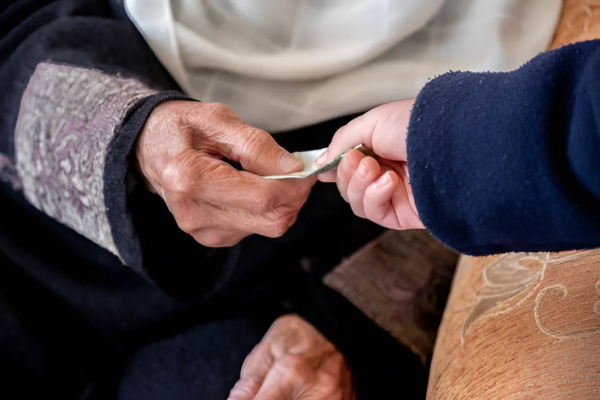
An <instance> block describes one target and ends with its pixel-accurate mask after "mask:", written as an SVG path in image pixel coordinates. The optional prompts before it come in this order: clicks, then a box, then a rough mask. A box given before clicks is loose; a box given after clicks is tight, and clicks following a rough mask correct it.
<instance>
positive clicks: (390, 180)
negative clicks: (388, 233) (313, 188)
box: [317, 99, 423, 229]
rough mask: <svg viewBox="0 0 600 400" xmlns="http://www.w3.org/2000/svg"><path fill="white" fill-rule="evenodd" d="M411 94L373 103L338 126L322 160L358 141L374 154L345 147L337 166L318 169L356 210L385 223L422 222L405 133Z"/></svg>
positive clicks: (389, 225)
mask: <svg viewBox="0 0 600 400" xmlns="http://www.w3.org/2000/svg"><path fill="white" fill-rule="evenodd" d="M413 104H414V99H409V100H403V101H397V102H394V103H389V104H385V105H383V106H380V107H377V108H374V109H373V110H371V111H369V112H367V113H366V114H364V115H362V116H360V117H358V118H356V119H354V120H352V121H351V122H350V123H348V125H346V126H344V127H342V128H340V130H339V131H337V133H336V134H335V136H334V137H333V140H332V141H331V144H330V145H329V148H328V149H327V152H326V153H325V154H323V155H322V156H321V157H320V158H319V159H318V160H317V164H318V165H322V164H325V163H326V162H328V161H330V160H331V159H333V158H335V157H337V156H338V155H340V154H341V153H343V152H344V151H346V150H348V149H349V148H352V147H354V146H356V145H358V144H363V145H365V146H367V147H368V148H370V149H372V150H373V151H374V152H375V154H377V156H378V157H379V158H378V159H377V160H376V159H374V158H372V157H366V156H364V155H363V154H362V153H361V152H359V151H357V150H352V151H349V152H348V153H347V154H346V156H345V157H344V159H343V160H342V162H341V163H340V165H339V167H338V169H337V171H333V172H329V173H327V174H323V175H321V176H320V177H319V180H321V181H322V182H337V185H338V189H339V190H340V194H341V195H342V197H343V198H344V199H345V200H346V201H347V202H348V203H350V205H351V206H352V210H353V211H354V213H355V214H356V215H358V216H359V217H362V218H367V219H369V220H371V221H373V222H375V223H377V224H379V225H382V226H384V227H386V228H390V229H415V228H423V224H422V223H421V220H420V219H419V215H418V213H417V209H416V207H415V202H414V199H413V195H412V190H411V187H410V183H409V176H408V164H407V162H406V161H407V160H406V134H407V130H408V123H409V121H410V113H411V110H412V107H413Z"/></svg>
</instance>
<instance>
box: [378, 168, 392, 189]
mask: <svg viewBox="0 0 600 400" xmlns="http://www.w3.org/2000/svg"><path fill="white" fill-rule="evenodd" d="M391 183H392V176H391V175H390V173H389V171H388V172H386V173H385V174H383V176H382V177H381V181H380V183H379V186H382V187H383V186H387V185H389V184H391Z"/></svg>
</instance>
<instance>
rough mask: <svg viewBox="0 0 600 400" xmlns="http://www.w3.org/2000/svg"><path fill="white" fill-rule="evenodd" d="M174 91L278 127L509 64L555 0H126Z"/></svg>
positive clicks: (545, 21) (547, 36)
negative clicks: (443, 77) (451, 74)
mask: <svg viewBox="0 0 600 400" xmlns="http://www.w3.org/2000/svg"><path fill="white" fill-rule="evenodd" d="M125 6H126V9H127V12H128V15H129V16H130V18H131V20H132V21H133V22H134V24H135V25H136V26H137V27H138V29H139V31H140V32H141V34H142V35H143V36H144V37H145V39H146V41H147V42H148V44H149V45H150V47H151V48H152V50H153V51H154V53H155V54H156V56H157V57H158V59H159V60H160V61H161V62H162V63H163V65H164V66H165V67H166V68H167V70H168V71H169V72H170V73H171V75H172V76H173V77H174V78H175V80H176V81H177V82H178V83H179V85H180V86H181V87H182V89H183V90H184V91H185V92H186V93H187V94H188V95H190V96H191V97H194V98H197V99H200V100H202V101H205V102H220V103H225V104H228V105H229V106H231V107H232V108H233V109H234V110H235V111H236V112H237V113H238V114H240V116H241V117H242V118H244V120H246V121H247V122H248V123H250V124H252V125H254V126H257V127H260V128H263V129H266V130H269V131H271V132H277V131H282V130H287V129H292V128H297V127H301V126H306V125H309V124H313V123H316V122H319V121H323V120H327V119H330V118H334V117H338V116H341V115H346V114H350V113H354V112H360V111H364V110H367V109H369V108H371V107H374V106H376V105H379V104H383V103H387V102H390V101H393V100H398V99H403V98H408V97H413V96H415V95H416V94H417V93H418V91H419V90H420V88H421V87H422V86H423V85H424V84H425V83H426V81H427V80H428V79H429V78H432V77H433V76H435V75H437V74H441V73H443V72H446V71H447V70H473V71H484V70H494V71H498V70H510V69H514V68H516V67H518V66H520V65H521V64H523V63H524V62H526V61H528V60H529V59H531V58H532V57H533V56H535V55H536V54H538V53H540V52H542V51H544V50H546V49H547V47H548V46H549V44H550V42H551V40H552V37H553V34H554V30H555V28H556V24H557V21H558V19H559V16H560V10H561V7H562V0H125Z"/></svg>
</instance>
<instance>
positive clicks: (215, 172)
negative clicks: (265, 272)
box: [136, 101, 316, 247]
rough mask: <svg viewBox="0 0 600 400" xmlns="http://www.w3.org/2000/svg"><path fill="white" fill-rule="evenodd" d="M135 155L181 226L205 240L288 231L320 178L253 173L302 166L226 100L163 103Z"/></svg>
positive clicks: (219, 243) (220, 242) (225, 241)
mask: <svg viewBox="0 0 600 400" xmlns="http://www.w3.org/2000/svg"><path fill="white" fill-rule="evenodd" d="M136 155H137V160H138V164H139V168H140V171H141V173H142V175H143V176H144V177H145V179H146V183H147V185H148V187H149V189H150V190H151V191H153V192H155V193H158V194H159V195H160V196H161V197H162V198H163V199H164V201H165V202H166V204H167V206H168V207H169V210H170V211H171V212H172V213H173V215H174V216H175V219H176V220H177V223H178V225H179V227H180V228H181V229H182V230H184V231H185V232H187V233H189V234H190V235H192V236H193V237H194V238H195V239H196V240H197V241H198V242H199V243H201V244H203V245H205V246H208V247H227V246H232V245H234V244H236V243H238V242H239V241H241V240H242V239H243V238H245V237H246V236H249V235H251V234H254V233H256V234H260V235H263V236H268V237H279V236H281V235H283V234H284V233H285V232H286V231H287V230H288V228H289V227H290V226H291V225H292V224H293V223H294V222H295V221H296V216H297V214H298V212H299V210H300V208H301V207H302V205H303V204H304V202H305V201H306V199H307V197H308V195H309V193H310V190H311V187H312V186H313V185H314V183H315V181H316V180H315V179H303V180H294V181H292V180H279V181H270V180H264V179H262V178H260V177H259V176H257V175H255V174H258V175H276V174H286V173H290V172H296V171H298V170H301V169H302V167H303V165H302V162H300V161H299V160H298V159H296V158H295V157H294V156H292V155H291V154H289V153H288V152H287V151H285V150H284V149H283V148H281V147H280V146H278V145H277V144H276V143H275V140H274V139H273V138H272V137H271V136H270V135H269V134H268V133H267V132H265V131H262V130H260V129H256V128H253V127H251V126H249V125H247V124H246V123H244V122H243V121H242V120H241V119H240V118H239V117H238V116H237V115H236V114H235V113H234V112H233V111H232V110H231V109H230V108H229V107H227V106H225V105H222V104H210V103H199V102H192V101H169V102H165V103H163V104H161V105H159V106H158V107H157V108H156V109H155V110H154V111H153V112H152V114H151V115H150V117H149V118H148V121H147V122H146V125H145V127H144V129H143V132H142V133H141V135H140V137H139V140H138V144H137V148H136ZM223 158H226V159H228V160H231V161H233V162H236V163H239V164H241V166H242V168H244V169H245V170H246V171H248V172H246V171H238V170H236V169H235V168H234V167H232V166H231V165H230V164H228V163H227V162H225V161H223V160H222V159H223Z"/></svg>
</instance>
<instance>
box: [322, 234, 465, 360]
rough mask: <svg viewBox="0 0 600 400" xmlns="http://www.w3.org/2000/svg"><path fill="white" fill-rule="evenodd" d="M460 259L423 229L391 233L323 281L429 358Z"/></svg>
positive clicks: (373, 243) (380, 238)
mask: <svg viewBox="0 0 600 400" xmlns="http://www.w3.org/2000/svg"><path fill="white" fill-rule="evenodd" d="M457 260H458V255H457V254H456V253H454V252H452V251H451V250H448V249H447V248H445V247H444V246H442V245H441V244H439V243H438V242H437V241H436V240H434V239H433V238H432V237H431V236H429V234H428V233H427V232H425V231H405V232H399V231H388V232H386V233H384V234H383V235H381V236H380V237H379V238H378V239H376V240H374V241H373V242H371V243H370V244H369V245H367V246H366V247H364V248H363V249H361V250H359V251H358V252H357V253H355V254H354V255H353V256H352V257H351V258H349V259H348V260H346V261H345V262H343V263H342V264H341V265H340V266H339V267H337V268H336V269H334V270H333V271H332V272H331V273H330V274H329V275H327V276H326V277H325V279H324V282H325V284H327V285H328V286H330V287H332V288H333V289H335V290H337V291H338V292H340V293H341V294H342V295H344V296H345V297H346V298H347V299H348V300H349V301H350V302H352V303H353V304H354V305H355V306H356V307H358V308H359V309H360V310H362V311H363V312H364V313H365V314H366V315H367V316H368V317H369V318H371V319H372V320H373V321H374V322H375V323H377V324H378V325H379V326H380V327H382V328H383V329H385V330H386V331H388V332H389V333H390V335H392V336H393V337H394V338H396V339H397V340H398V341H400V342H401V343H403V344H404V345H406V346H408V347H409V348H411V349H412V350H413V352H415V354H417V355H418V356H419V357H421V359H422V360H423V362H424V363H425V362H428V361H429V360H430V357H431V354H432V352H433V345H434V343H435V336H436V333H437V329H438V326H439V323H440V320H441V315H442V312H443V307H444V303H445V302H446V299H447V296H448V292H449V290H450V284H451V281H452V274H453V272H454V268H455V266H456V262H457Z"/></svg>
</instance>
